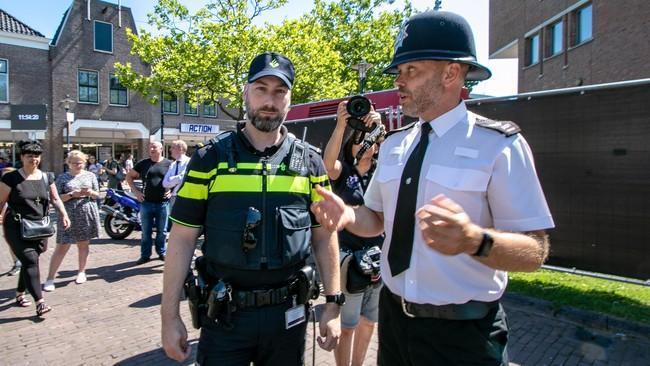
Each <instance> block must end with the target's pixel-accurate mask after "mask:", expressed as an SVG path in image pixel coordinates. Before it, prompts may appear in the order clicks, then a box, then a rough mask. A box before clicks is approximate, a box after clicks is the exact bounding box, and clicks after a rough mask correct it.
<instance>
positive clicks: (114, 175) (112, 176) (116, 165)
mask: <svg viewBox="0 0 650 366" xmlns="http://www.w3.org/2000/svg"><path fill="white" fill-rule="evenodd" d="M104 170H105V171H106V174H108V185H107V186H108V188H112V189H116V190H120V191H121V190H122V189H124V187H123V186H122V182H123V181H124V179H125V178H126V170H125V169H124V166H123V164H122V162H121V161H119V160H115V159H113V157H112V156H109V157H108V159H107V160H106V164H105V165H104Z"/></svg>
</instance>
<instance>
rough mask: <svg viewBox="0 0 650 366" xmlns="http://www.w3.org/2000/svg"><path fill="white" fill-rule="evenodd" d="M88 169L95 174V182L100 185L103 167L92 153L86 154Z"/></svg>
mask: <svg viewBox="0 0 650 366" xmlns="http://www.w3.org/2000/svg"><path fill="white" fill-rule="evenodd" d="M87 169H88V171H89V172H91V173H93V174H95V177H96V178H97V183H99V185H100V186H101V185H102V183H103V182H102V178H101V177H102V175H103V174H104V167H103V166H102V164H101V163H100V162H98V161H97V159H95V156H94V155H88V168H87Z"/></svg>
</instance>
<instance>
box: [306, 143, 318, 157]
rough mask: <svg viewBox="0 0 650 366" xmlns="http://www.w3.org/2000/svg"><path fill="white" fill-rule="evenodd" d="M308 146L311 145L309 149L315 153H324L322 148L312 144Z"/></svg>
mask: <svg viewBox="0 0 650 366" xmlns="http://www.w3.org/2000/svg"><path fill="white" fill-rule="evenodd" d="M307 146H309V149H310V150H311V151H313V152H315V153H316V154H318V155H320V154H321V153H322V150H321V149H319V148H317V147H316V146H314V145H312V144H307Z"/></svg>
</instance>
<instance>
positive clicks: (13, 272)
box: [0, 166, 22, 276]
mask: <svg viewBox="0 0 650 366" xmlns="http://www.w3.org/2000/svg"><path fill="white" fill-rule="evenodd" d="M14 170H16V168H14V167H12V166H7V167H5V168H2V174H1V175H0V176H2V175H5V174H7V173H9V172H13V171H14ZM6 211H7V204H6V203H5V204H4V206H2V212H0V225H2V220H3V218H4V216H5V212H6ZM3 235H4V232H3ZM5 242H6V240H5ZM7 245H9V243H7ZM9 255H11V260H12V261H13V262H14V265H13V267H11V269H10V270H9V272H7V274H8V275H9V276H15V275H17V274H19V273H20V268H21V267H22V264H21V263H20V259H18V258H16V255H15V254H14V252H13V251H12V250H11V247H10V248H9Z"/></svg>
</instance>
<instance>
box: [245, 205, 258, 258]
mask: <svg viewBox="0 0 650 366" xmlns="http://www.w3.org/2000/svg"><path fill="white" fill-rule="evenodd" d="M261 222H262V214H261V213H260V211H259V210H258V209H256V208H255V207H249V208H248V212H247V213H246V224H245V225H244V235H243V239H242V249H243V250H244V252H247V251H249V250H251V249H255V247H256V246H257V238H256V237H255V234H254V233H253V230H254V229H255V228H256V227H258V226H259V224H260V223H261Z"/></svg>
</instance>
